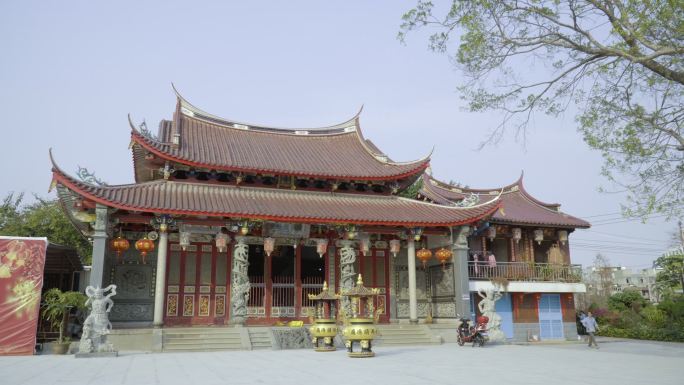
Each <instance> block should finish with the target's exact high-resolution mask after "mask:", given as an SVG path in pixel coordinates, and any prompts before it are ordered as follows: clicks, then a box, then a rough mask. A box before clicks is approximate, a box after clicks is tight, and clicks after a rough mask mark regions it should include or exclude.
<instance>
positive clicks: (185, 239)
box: [178, 231, 190, 251]
mask: <svg viewBox="0 0 684 385" xmlns="http://www.w3.org/2000/svg"><path fill="white" fill-rule="evenodd" d="M178 243H179V244H180V247H181V249H183V251H185V249H187V248H188V246H190V232H189V231H181V232H180V233H179V241H178Z"/></svg>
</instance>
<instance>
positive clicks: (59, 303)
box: [42, 288, 86, 354]
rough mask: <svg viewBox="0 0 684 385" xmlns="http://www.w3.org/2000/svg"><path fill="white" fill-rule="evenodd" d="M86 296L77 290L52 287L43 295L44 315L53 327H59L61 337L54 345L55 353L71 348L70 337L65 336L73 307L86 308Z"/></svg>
mask: <svg viewBox="0 0 684 385" xmlns="http://www.w3.org/2000/svg"><path fill="white" fill-rule="evenodd" d="M85 301H86V296H85V295H83V294H82V293H79V292H77V291H66V292H62V291H61V290H59V289H57V288H53V289H50V290H48V291H46V292H45V294H44V295H43V305H42V307H43V310H42V313H43V317H45V319H46V320H47V321H49V322H50V324H51V325H52V327H53V328H59V339H58V340H57V341H56V342H55V343H54V344H53V345H52V352H53V353H54V354H65V353H66V352H67V351H68V350H69V343H70V342H71V338H70V337H65V336H64V334H65V332H66V328H67V324H68V322H69V313H70V312H71V309H73V308H77V309H85Z"/></svg>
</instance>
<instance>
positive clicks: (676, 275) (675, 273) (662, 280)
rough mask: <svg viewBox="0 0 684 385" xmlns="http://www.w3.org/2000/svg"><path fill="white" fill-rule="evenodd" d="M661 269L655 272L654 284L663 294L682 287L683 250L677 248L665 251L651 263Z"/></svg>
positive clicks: (683, 284) (683, 278) (683, 279)
mask: <svg viewBox="0 0 684 385" xmlns="http://www.w3.org/2000/svg"><path fill="white" fill-rule="evenodd" d="M653 264H654V266H655V267H656V268H659V269H661V270H660V271H658V273H657V274H656V285H657V287H658V290H659V291H660V292H661V293H663V294H671V293H672V292H674V290H675V289H681V288H682V287H684V250H682V248H679V249H677V250H674V251H673V252H669V253H666V254H664V255H662V256H661V257H660V258H658V259H656V260H655V262H654V263H653Z"/></svg>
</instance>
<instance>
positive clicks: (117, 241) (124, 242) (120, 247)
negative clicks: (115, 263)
mask: <svg viewBox="0 0 684 385" xmlns="http://www.w3.org/2000/svg"><path fill="white" fill-rule="evenodd" d="M110 245H111V247H112V250H114V251H116V256H117V257H118V258H119V260H121V253H124V252H126V250H128V249H129V248H130V247H131V244H130V243H129V242H128V239H126V238H124V237H122V236H121V235H119V236H118V237H116V238H114V239H112V242H111V244H110Z"/></svg>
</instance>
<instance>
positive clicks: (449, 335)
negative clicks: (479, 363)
mask: <svg viewBox="0 0 684 385" xmlns="http://www.w3.org/2000/svg"><path fill="white" fill-rule="evenodd" d="M428 327H429V328H430V330H432V334H433V335H435V336H440V337H442V340H443V341H444V342H446V343H456V341H457V338H458V324H457V323H443V324H431V325H429V326H428Z"/></svg>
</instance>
